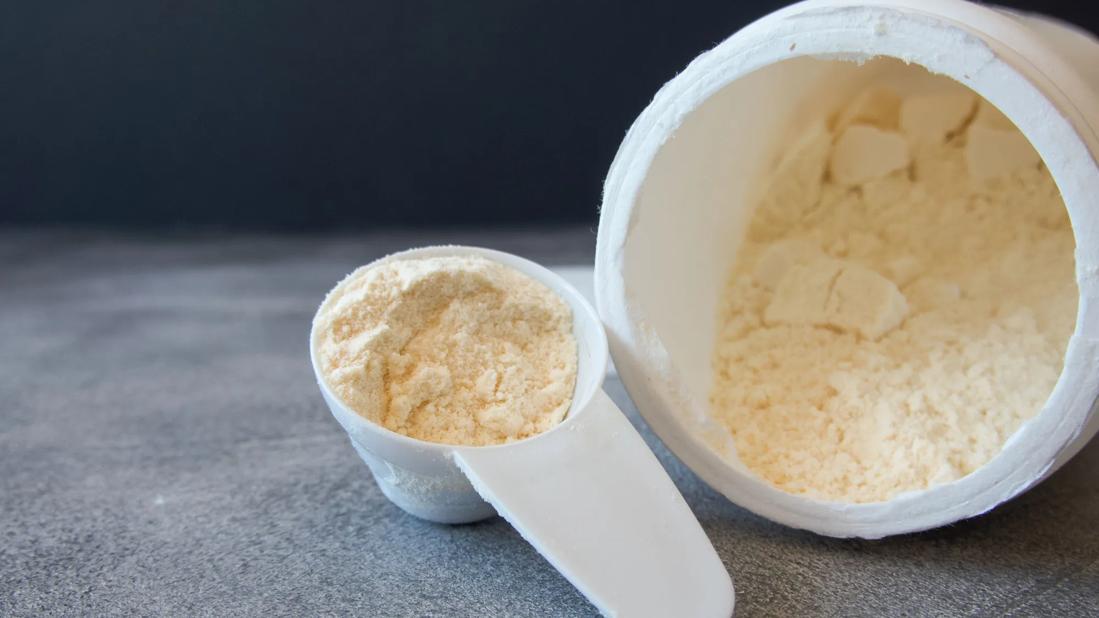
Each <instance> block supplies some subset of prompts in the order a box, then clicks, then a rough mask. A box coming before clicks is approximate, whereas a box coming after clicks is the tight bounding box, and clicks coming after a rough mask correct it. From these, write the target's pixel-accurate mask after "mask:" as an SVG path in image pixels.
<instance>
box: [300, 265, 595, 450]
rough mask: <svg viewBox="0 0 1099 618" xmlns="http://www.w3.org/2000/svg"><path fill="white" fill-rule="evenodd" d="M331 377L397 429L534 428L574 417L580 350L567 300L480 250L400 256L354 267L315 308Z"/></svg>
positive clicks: (478, 436)
mask: <svg viewBox="0 0 1099 618" xmlns="http://www.w3.org/2000/svg"><path fill="white" fill-rule="evenodd" d="M317 321H318V323H317V324H316V331H317V341H316V346H317V347H316V354H317V358H318V361H319V363H320V366H321V371H322V373H323V375H324V378H325V381H326V383H327V384H328V386H329V387H330V388H331V389H332V391H333V392H334V393H335V394H336V395H337V396H338V397H339V398H340V399H341V400H342V401H343V402H344V403H345V404H346V405H347V406H348V407H350V408H351V409H352V410H354V411H355V412H357V413H359V414H360V415H362V416H363V417H365V418H367V419H369V420H371V421H373V422H375V423H378V424H380V425H382V426H384V427H386V428H388V429H390V430H392V431H395V432H398V433H402V434H404V435H407V436H410V437H413V438H418V439H421V440H427V441H430V442H441V443H446V444H465V445H474V446H481V445H489V444H502V443H506V442H512V441H515V440H521V439H523V438H527V437H530V436H533V435H536V434H538V433H541V432H543V431H546V430H547V429H550V428H551V427H553V426H554V425H556V424H557V423H560V422H561V420H562V419H563V418H564V417H565V414H566V413H567V412H568V409H569V405H570V404H571V402H572V393H573V388H574V385H575V383H576V371H577V352H576V340H575V338H574V337H573V334H572V313H571V310H570V309H569V307H568V305H567V304H566V303H565V302H564V301H563V300H561V298H560V297H558V296H557V295H556V294H555V293H553V292H552V291H551V290H550V289H549V288H547V287H546V286H545V285H543V284H541V283H539V282H538V281H535V280H534V279H531V278H530V277H528V276H526V275H524V274H522V273H520V272H518V271H516V270H514V269H512V268H509V267H507V266H504V265H502V264H498V263H496V262H492V261H490V260H487V259H484V258H481V257H452V256H448V257H425V258H413V259H403V260H402V259H397V260H390V261H387V262H383V263H381V264H378V265H373V266H365V267H363V268H360V269H359V270H356V271H355V272H353V273H351V274H350V275H348V277H347V278H346V279H345V280H344V281H342V282H341V283H340V284H339V285H338V286H336V288H335V289H334V290H333V291H332V292H331V293H330V294H329V295H328V297H327V298H326V299H325V301H324V304H323V305H322V306H321V310H320V311H319V312H318V314H317Z"/></svg>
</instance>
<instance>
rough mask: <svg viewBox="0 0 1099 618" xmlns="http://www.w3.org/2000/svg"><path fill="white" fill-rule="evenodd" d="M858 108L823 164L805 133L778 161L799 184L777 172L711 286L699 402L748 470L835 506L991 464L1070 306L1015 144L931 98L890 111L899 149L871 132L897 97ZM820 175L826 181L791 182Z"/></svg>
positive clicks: (1037, 191) (1055, 347)
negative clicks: (722, 277)
mask: <svg viewBox="0 0 1099 618" xmlns="http://www.w3.org/2000/svg"><path fill="white" fill-rule="evenodd" d="M872 94H873V96H870V95H863V96H860V97H858V98H856V99H855V100H854V101H853V102H852V106H854V108H855V109H850V110H846V111H842V110H841V112H840V113H839V116H840V117H842V118H847V119H848V121H847V122H846V123H844V124H842V125H838V126H837V127H836V129H835V131H836V132H838V133H837V134H835V135H834V136H833V139H832V144H833V146H832V149H831V150H829V149H822V148H821V146H820V144H821V138H820V135H819V131H820V129H819V127H818V126H814V127H813V128H811V129H810V131H809V133H808V135H810V136H811V139H803V140H800V141H798V142H795V144H794V145H793V146H792V149H793V150H798V149H800V150H798V151H797V152H787V153H785V155H784V157H783V161H800V162H801V163H799V166H798V167H797V168H796V169H795V170H794V172H796V173H794V175H793V176H792V177H787V175H788V174H791V167H790V166H789V165H782V164H780V165H779V166H778V167H777V168H776V170H775V173H774V175H773V176H772V178H771V185H770V186H771V187H772V188H771V189H770V190H769V191H768V195H766V196H765V197H764V198H763V199H762V200H761V203H760V207H759V208H758V209H757V212H756V214H755V215H754V218H753V220H752V222H751V225H750V229H749V232H748V237H747V238H746V239H745V241H744V244H743V246H742V247H741V249H740V250H739V253H738V255H737V258H736V261H735V265H734V268H733V272H732V274H731V276H730V280H729V283H728V286H727V289H726V291H725V295H724V300H723V304H722V309H721V311H720V316H719V336H718V341H717V343H716V347H715V354H714V369H715V377H714V387H713V392H712V396H711V409H712V413H713V414H714V415H715V416H716V417H717V418H718V419H719V420H720V421H721V422H722V423H723V424H724V425H725V426H726V427H727V428H728V430H729V431H730V433H731V435H732V438H733V444H734V445H735V447H736V454H737V456H738V457H739V459H740V460H741V461H742V462H743V463H744V464H745V465H746V466H748V468H749V469H751V470H752V471H754V472H755V473H756V474H757V475H759V476H760V477H762V478H763V479H765V480H766V481H768V482H770V483H771V484H773V485H774V486H776V487H778V488H780V489H782V490H785V491H787V492H790V493H794V494H801V495H805V496H809V497H813V498H817V499H825V500H836V501H843V502H874V501H881V500H887V499H889V498H890V497H892V496H895V495H897V494H899V493H901V492H905V491H910V490H919V489H925V488H927V487H930V486H933V485H936V484H940V483H946V482H949V481H953V480H956V479H959V478H961V477H963V476H965V475H967V474H969V473H971V472H973V471H974V470H976V469H977V468H979V467H981V466H982V465H984V464H985V463H987V462H988V461H989V460H990V459H991V458H992V457H994V456H995V455H996V454H997V453H998V452H999V451H1000V450H1001V448H1002V447H1003V444H1004V442H1005V441H1006V440H1007V439H1008V438H1009V437H1010V436H1011V434H1012V433H1014V432H1015V431H1016V430H1017V429H1018V428H1019V426H1020V425H1021V424H1022V423H1023V422H1024V421H1026V420H1027V419H1029V418H1031V417H1032V416H1033V415H1035V414H1036V413H1037V412H1038V411H1039V410H1040V408H1041V406H1042V404H1043V403H1044V401H1045V399H1046V397H1048V395H1049V392H1050V390H1051V389H1052V387H1053V385H1054V384H1055V382H1056V380H1057V377H1058V375H1059V373H1060V370H1061V363H1062V359H1063V355H1064V350H1065V346H1066V343H1067V340H1068V337H1069V335H1070V334H1071V331H1072V328H1073V325H1074V318H1075V309H1076V299H1077V292H1076V287H1075V281H1074V273H1073V249H1074V245H1073V236H1072V231H1071V228H1070V227H1069V224H1068V219H1067V215H1066V212H1065V208H1064V205H1063V203H1062V201H1061V198H1060V195H1059V193H1058V191H1057V189H1056V187H1055V186H1054V183H1053V181H1052V179H1051V178H1050V176H1049V174H1048V173H1047V172H1046V170H1045V169H1044V168H1043V167H1042V165H1041V162H1040V159H1039V158H1038V156H1037V155H1036V154H1035V153H1033V151H1032V149H1029V144H1028V143H1027V142H1026V140H1025V138H1024V137H1023V136H1022V135H1021V134H1019V133H1018V131H1017V130H1016V129H1015V128H1014V127H1013V126H1011V125H1010V123H1008V125H1007V126H1004V123H1003V122H998V123H993V122H991V121H987V120H986V119H987V118H990V117H993V116H994V114H991V113H990V112H988V111H987V110H985V107H987V104H986V103H984V102H981V106H982V107H981V110H984V111H978V112H977V113H973V109H974V104H973V103H972V102H971V101H970V100H967V99H965V98H964V97H956V98H957V104H956V105H954V106H953V107H951V108H949V109H946V107H945V106H944V105H942V104H939V103H936V102H937V101H938V98H937V96H938V95H936V94H935V93H931V94H930V95H928V94H923V95H920V97H919V98H917V99H914V100H911V101H903V102H901V103H900V104H899V107H900V109H901V120H902V122H900V123H899V129H898V130H899V131H900V134H901V135H903V137H904V138H905V141H906V142H907V144H908V145H909V146H908V147H909V148H910V149H911V150H910V152H908V153H904V152H899V151H898V147H897V144H896V140H895V139H893V138H889V139H891V140H892V141H888V140H887V139H886V137H883V136H885V134H884V133H883V131H886V130H893V129H892V128H891V127H886V128H885V129H882V128H880V127H874V126H872V122H873V123H876V124H880V123H878V122H877V120H876V119H879V118H882V117H890V116H895V115H896V113H897V112H896V108H897V107H898V103H897V99H896V98H895V97H892V96H889V95H888V94H883V93H882V92H880V90H878V91H874V92H873V93H872ZM943 96H947V95H943ZM950 96H954V95H950ZM951 101H952V102H953V99H951ZM875 102H879V103H880V105H882V106H885V107H884V108H883V109H882V110H874V109H867V108H868V106H872V105H873V104H875ZM944 109H946V111H948V112H950V113H949V114H947V113H946V112H944V111H943V110H944ZM920 114H938V116H936V117H934V118H921V117H920ZM939 116H941V117H939ZM974 116H975V117H976V119H974V118H973V117H974ZM864 119H866V120H865V121H864ZM994 119H995V118H994ZM1004 120H1006V119H1004ZM863 122H865V125H864V124H860V123H863ZM860 127H862V128H860ZM990 127H991V128H990ZM853 130H854V131H861V132H862V133H863V134H866V135H869V136H871V137H873V138H874V139H860V140H857V141H856V140H852V139H851V137H850V135H852V133H851V132H852V131H853ZM906 131H907V133H906ZM844 135H847V136H848V137H847V138H846V139H844V137H843V136H844ZM860 135H861V134H860ZM1005 144H1006V146H1005ZM1023 145H1025V146H1026V148H1023V147H1022V146H1023ZM837 148H840V151H838V152H837V150H836V149H837ZM858 148H866V149H878V150H880V152H871V151H859V150H858ZM1028 149H1029V150H1028ZM837 156H838V157H841V159H840V160H837V159H835V157H837ZM909 156H910V157H911V163H907V162H905V164H904V165H903V166H902V167H903V168H902V169H897V168H896V164H897V162H904V161H905V159H906V158H907V157H909ZM990 157H991V158H990ZM883 161H884V162H885V163H883ZM824 169H830V170H832V172H835V171H837V170H840V171H841V172H842V174H841V176H840V178H838V179H834V178H832V177H831V176H830V175H829V174H828V173H821V174H817V175H814V176H812V177H811V178H810V177H808V176H807V174H806V172H805V170H824ZM792 188H796V189H797V191H794V192H792V190H791V189H792Z"/></svg>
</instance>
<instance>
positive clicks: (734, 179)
mask: <svg viewBox="0 0 1099 618" xmlns="http://www.w3.org/2000/svg"><path fill="white" fill-rule="evenodd" d="M941 79H945V78H941V77H934V76H931V75H929V74H928V73H927V72H926V71H925V70H923V69H922V68H919V67H915V66H908V65H905V64H903V63H901V62H899V61H897V60H893V59H886V58H882V59H875V60H871V61H868V62H864V63H861V64H860V63H856V62H850V61H843V60H828V59H817V58H809V57H797V58H792V59H790V60H787V61H783V62H780V63H777V64H773V65H770V66H768V67H765V68H763V69H760V70H758V71H755V72H753V73H750V74H748V75H746V76H744V77H741V78H739V79H736V80H734V81H733V82H731V83H730V84H728V85H727V86H725V87H724V88H722V89H721V90H719V91H718V92H717V93H715V94H714V95H713V96H711V97H710V98H709V99H707V100H706V101H704V102H703V103H702V104H701V105H700V106H699V107H697V108H696V109H695V110H694V111H692V112H691V113H690V114H689V115H688V116H687V117H686V118H685V119H684V121H683V122H682V124H681V126H680V127H679V128H678V130H676V131H675V133H674V134H673V135H672V137H671V138H670V139H668V140H667V141H666V142H665V143H664V145H663V146H662V147H661V149H660V151H659V152H658V154H657V156H656V157H655V159H654V161H653V163H652V165H651V167H650V169H649V171H648V173H647V175H646V178H645V181H644V183H643V185H642V188H641V191H640V192H639V194H638V197H637V202H636V203H635V204H634V211H633V220H632V230H631V232H630V234H629V237H628V239H627V244H626V248H625V251H626V259H625V261H624V263H625V264H626V270H625V284H626V293H627V297H628V298H629V299H630V302H631V303H633V304H634V305H635V308H636V309H639V310H640V316H641V317H643V318H644V320H645V325H646V326H647V327H648V328H649V329H651V332H653V333H655V334H656V335H657V337H658V338H659V340H660V342H661V344H662V345H663V347H664V349H665V350H666V351H667V353H668V355H669V357H670V361H671V363H672V366H673V367H674V369H675V370H676V371H677V373H678V374H679V376H680V378H681V379H682V381H683V383H682V386H683V387H684V388H685V389H686V393H685V394H687V395H688V396H689V398H690V400H691V401H692V402H694V404H695V406H700V405H701V406H705V405H706V404H705V402H706V401H707V400H708V398H709V390H710V387H711V379H712V371H711V355H712V352H713V344H714V340H715V329H716V327H717V303H718V301H719V299H720V297H721V293H722V289H723V287H724V285H725V281H726V278H727V276H728V274H729V272H730V268H731V266H732V263H733V258H734V256H735V255H736V252H737V249H738V248H739V246H740V244H741V241H742V239H743V236H744V232H745V228H746V224H747V222H748V220H749V219H750V217H751V215H752V212H753V210H754V206H755V203H756V202H757V201H758V197H759V191H760V190H761V188H762V187H761V185H762V183H761V179H762V178H764V177H765V175H766V174H767V172H768V171H769V170H770V169H771V168H772V166H773V165H774V162H775V160H776V159H777V158H778V156H779V155H780V154H781V149H782V146H783V145H784V144H786V143H788V141H789V140H790V139H791V138H792V137H794V136H795V135H796V134H797V133H798V132H799V131H801V130H803V129H804V128H805V127H806V126H807V125H808V124H810V123H812V122H815V121H822V120H824V119H826V117H827V116H828V115H829V114H831V113H832V112H833V111H834V110H835V109H837V108H838V107H839V106H840V104H841V102H842V101H844V100H846V99H847V98H848V97H850V96H852V95H853V94H854V93H855V92H856V91H857V90H859V89H861V88H863V87H865V86H866V85H867V84H868V83H870V82H875V83H877V82H883V83H888V84H890V85H891V86H894V87H895V88H897V89H898V90H900V91H902V92H904V91H912V90H913V89H916V90H919V89H923V88H924V87H927V86H930V85H931V82H933V81H935V80H941ZM699 411H700V409H698V408H696V409H695V410H693V412H696V413H697V412H699ZM677 412H685V411H677ZM692 416H693V415H692ZM681 418H682V417H681ZM694 418H698V417H697V416H695V417H694Z"/></svg>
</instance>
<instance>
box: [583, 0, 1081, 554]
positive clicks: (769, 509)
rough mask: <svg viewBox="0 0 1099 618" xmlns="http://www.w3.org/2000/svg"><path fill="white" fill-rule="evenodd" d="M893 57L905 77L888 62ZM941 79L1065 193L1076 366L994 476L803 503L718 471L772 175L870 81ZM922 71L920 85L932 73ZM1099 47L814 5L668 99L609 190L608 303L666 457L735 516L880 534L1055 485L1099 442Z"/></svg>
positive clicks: (779, 15)
mask: <svg viewBox="0 0 1099 618" xmlns="http://www.w3.org/2000/svg"><path fill="white" fill-rule="evenodd" d="M874 58H893V59H899V60H901V61H903V63H908V64H909V65H915V67H912V66H906V65H905V64H903V63H901V62H896V61H884V60H876V61H875V60H872V59H874ZM916 67H924V68H926V69H927V70H929V71H930V72H931V73H935V74H941V75H945V76H947V77H950V78H952V79H954V80H956V81H958V82H960V83H962V84H964V85H965V86H967V87H969V88H970V89H972V90H973V91H975V92H976V93H977V94H979V95H981V96H983V97H984V98H985V99H987V100H988V101H989V102H990V103H992V104H993V105H995V106H996V107H998V108H999V109H1000V110H1001V111H1002V112H1003V113H1004V114H1005V115H1007V117H1008V118H1010V119H1011V120H1012V121H1013V122H1014V123H1015V124H1016V125H1017V126H1018V127H1019V129H1020V130H1021V131H1022V132H1023V133H1024V134H1025V135H1026V136H1027V138H1028V139H1029V140H1030V141H1031V143H1032V144H1033V145H1034V147H1035V148H1036V150H1037V151H1038V153H1039V154H1040V155H1041V157H1042V158H1043V160H1044V161H1045V164H1046V166H1047V167H1048V168H1049V170H1050V172H1051V174H1052V176H1053V178H1054V180H1055V181H1056V183H1057V186H1058V187H1059V189H1060V190H1061V194H1062V197H1063V198H1064V201H1065V204H1066V207H1067V209H1068V212H1069V216H1070V219H1071V222H1072V227H1073V231H1074V234H1075V238H1076V245H1077V250H1076V275H1077V284H1078V288H1079V293H1080V300H1079V305H1078V315H1077V323H1076V329H1075V332H1074V334H1073V336H1072V338H1071V340H1070V343H1069V345H1068V349H1067V351H1066V353H1065V364H1064V370H1063V372H1062V374H1061V376H1060V379H1059V380H1058V382H1057V385H1056V387H1055V388H1054V390H1053V392H1052V393H1051V395H1050V396H1049V399H1048V401H1047V402H1046V404H1045V406H1044V407H1043V408H1042V410H1041V411H1040V412H1039V413H1038V414H1037V415H1036V416H1035V417H1034V418H1033V419H1031V420H1030V421H1028V422H1026V423H1025V424H1024V425H1023V426H1022V427H1021V428H1020V429H1019V430H1018V431H1017V432H1016V433H1015V434H1014V435H1013V436H1012V437H1011V438H1010V439H1009V440H1008V441H1007V443H1006V444H1005V446H1004V448H1003V450H1002V452H1001V453H1000V454H999V455H998V456H997V457H995V458H994V459H993V460H992V461H990V462H989V463H988V464H987V465H985V466H983V467H982V468H980V469H978V470H977V471H975V472H974V473H972V474H970V475H968V476H966V477H964V478H962V479H959V480H957V481H955V482H952V483H949V484H945V485H940V486H936V487H933V488H930V489H927V490H925V491H918V492H910V493H906V494H902V495H900V496H898V497H896V498H894V499H892V500H889V501H887V502H879V503H869V504H847V503H838V502H823V501H817V500H813V499H809V498H805V497H799V496H794V495H791V494H787V493H785V492H783V491H780V490H778V489H775V488H774V487H772V486H770V485H769V484H767V483H766V482H764V481H762V480H761V479H759V478H758V477H756V476H755V475H753V474H752V473H751V472H749V471H748V470H747V469H746V468H745V467H744V466H743V465H742V464H740V463H739V462H737V461H729V460H727V459H723V458H721V457H719V456H718V454H717V453H716V452H715V451H714V450H712V449H711V448H710V447H708V446H707V444H706V436H707V435H716V434H713V433H712V432H724V431H725V430H724V429H723V428H721V427H718V426H716V424H715V423H712V421H710V420H709V416H708V414H707V405H708V403H707V402H708V395H709V389H710V387H711V379H712V371H711V366H710V359H711V355H712V352H713V345H714V340H715V332H714V331H715V328H716V326H717V322H716V315H717V302H718V297H719V294H720V290H721V289H722V287H723V284H724V281H725V277H726V276H727V274H728V269H729V267H730V265H731V264H732V260H733V258H734V256H735V255H736V251H737V249H738V245H739V243H740V239H741V238H742V237H743V231H744V228H745V225H746V223H747V221H748V219H749V217H750V216H751V214H752V209H753V206H754V204H755V203H756V201H757V200H756V198H757V196H758V194H757V193H756V191H758V190H759V188H760V187H759V179H760V178H761V176H762V175H763V174H764V173H765V171H766V170H767V169H768V168H769V165H770V162H771V161H773V160H774V158H775V155H776V153H777V152H778V150H777V149H778V148H780V147H781V146H782V145H783V144H784V143H786V140H787V138H789V136H790V134H791V132H792V131H793V130H795V129H796V128H798V127H799V126H804V124H805V123H806V122H807V121H809V120H811V119H812V118H813V117H814V116H816V117H817V118H820V117H822V116H823V115H824V114H826V113H828V112H831V111H833V110H834V109H835V107H836V104H837V103H839V102H840V101H842V100H845V99H846V98H848V97H850V96H851V95H852V94H853V93H855V92H856V91H858V90H860V89H861V88H863V87H865V86H866V85H867V84H869V83H872V82H877V81H882V80H886V81H890V82H892V83H903V82H904V81H905V80H906V79H907V77H908V76H906V74H905V72H906V71H909V72H912V71H915V70H916ZM919 72H920V73H923V72H922V71H919ZM1097 93H1099V42H1097V41H1096V40H1095V39H1093V38H1091V37H1090V36H1088V35H1085V34H1083V33H1081V32H1080V31H1078V30H1076V29H1074V28H1072V27H1071V26H1068V25H1065V24H1062V23H1059V22H1055V21H1052V20H1049V19H1047V18H1043V17H1038V16H1023V15H1016V14H1010V13H1007V12H1005V11H999V10H994V9H992V8H989V7H983V6H979V5H975V4H971V3H968V2H963V1H961V0H882V1H877V2H845V1H836V0H810V1H808V2H802V3H799V4H796V5H793V6H791V7H788V8H786V9H783V10H780V11H778V12H776V13H773V14H771V15H769V16H767V17H765V18H763V19H761V20H759V21H757V22H755V23H753V24H751V25H750V26H748V27H746V28H744V29H743V30H741V31H740V32H738V33H736V34H735V35H733V36H732V37H730V38H729V39H727V40H726V41H724V42H723V43H721V44H720V45H718V46H717V47H716V48H715V49H713V50H711V51H709V52H707V53H705V54H703V55H701V56H699V57H698V58H697V59H696V60H695V61H694V62H692V63H691V64H690V66H688V67H687V69H686V70H684V71H683V72H682V73H680V74H679V75H678V76H677V77H676V78H675V79H674V80H672V81H671V82H669V83H668V84H666V85H665V86H664V87H663V88H662V89H661V90H660V92H658V93H657V95H656V97H655V98H654V100H653V102H652V103H651V104H650V105H649V106H648V108H647V109H645V111H644V112H643V113H642V114H641V116H640V117H639V118H638V119H637V121H636V122H635V123H634V125H633V127H632V128H631V129H630V131H629V133H628V135H627V136H626V138H625V141H624V142H623V143H622V146H621V148H620V149H619V152H618V155H617V157H616V158H615V160H614V163H613V165H612V166H611V169H610V173H609V175H608V177H607V181H606V185H605V190H604V201H603V209H602V216H601V220H600V226H599V239H598V249H597V256H596V273H595V276H596V286H595V287H596V296H597V301H598V302H597V304H598V307H599V311H600V315H601V317H602V318H603V320H604V323H605V324H606V326H607V328H608V336H609V339H610V345H611V351H612V353H613V355H614V360H615V365H616V366H617V368H618V372H619V374H620V375H621V377H622V380H623V381H624V383H625V385H626V387H627V389H628V390H629V392H630V395H631V396H632V397H633V400H634V401H635V402H636V404H637V406H638V408H639V409H640V411H641V413H642V414H643V416H644V417H645V419H646V420H647V421H648V423H649V424H650V425H651V426H652V428H653V429H654V431H655V432H656V433H657V434H658V435H659V436H660V437H661V439H662V440H663V441H664V442H665V443H666V444H667V445H668V447H669V448H670V449H671V450H672V451H673V452H674V453H675V454H676V455H677V456H678V457H679V458H680V459H682V460H683V461H684V462H685V463H686V464H687V465H688V466H690V467H691V468H692V469H693V470H694V471H695V472H696V473H698V475H699V476H701V477H702V478H703V479H704V480H705V481H706V482H707V483H709V484H710V485H711V486H712V487H714V488H715V489H717V490H718V491H720V492H721V493H723V494H724V495H725V496H727V497H728V498H729V499H730V500H732V501H733V502H735V503H737V504H739V505H741V506H743V507H745V508H748V509H750V510H752V511H754V512H756V513H758V514H760V515H762V516H764V517H767V518H770V519H772V520H775V521H778V522H781V523H784V524H787V525H790V526H794V527H797V528H804V529H808V530H812V531H815V532H818V533H820V534H825V535H830V536H838V537H848V536H858V537H865V538H877V537H881V536H885V535H891V534H899V533H904V532H911V531H917V530H924V529H928V528H932V527H936V526H941V525H944V524H947V523H950V522H954V521H957V520H960V519H964V518H967V517H972V516H974V515H977V514H980V513H983V512H985V511H987V510H989V509H991V508H993V507H995V506H996V505H998V504H1000V503H1002V502H1004V501H1005V500H1008V499H1010V498H1012V497H1013V496H1016V495H1018V494H1019V493H1020V492H1023V491H1025V490H1026V489H1028V488H1030V487H1032V486H1033V485H1034V484H1036V483H1037V482H1039V481H1040V480H1042V479H1043V478H1045V477H1046V476H1048V475H1049V474H1051V473H1052V472H1053V471H1055V470H1056V469H1057V468H1059V467H1060V466H1061V465H1062V464H1064V463H1065V462H1066V461H1067V460H1068V459H1069V458H1071V457H1072V456H1073V455H1074V454H1075V453H1076V452H1077V451H1079V449H1080V448H1081V447H1082V446H1083V445H1084V444H1085V443H1086V442H1087V441H1088V440H1089V439H1090V438H1091V437H1092V436H1093V435H1094V434H1095V433H1096V430H1097V429H1099V415H1097V414H1096V412H1095V408H1096V399H1097V395H1099V369H1097V368H1099V302H1097V296H1099V167H1097V165H1096V159H1097V156H1099V139H1097V136H1096V128H1097V127H1099V96H1097Z"/></svg>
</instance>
